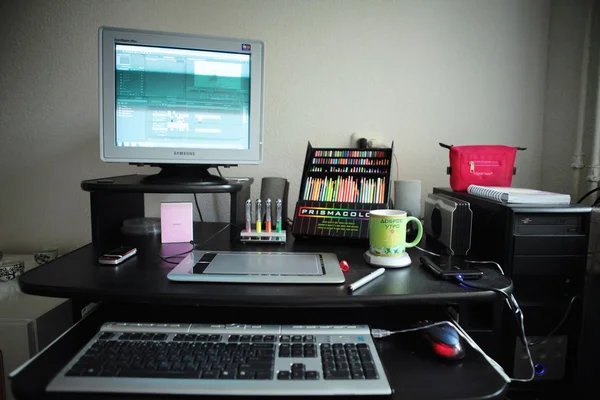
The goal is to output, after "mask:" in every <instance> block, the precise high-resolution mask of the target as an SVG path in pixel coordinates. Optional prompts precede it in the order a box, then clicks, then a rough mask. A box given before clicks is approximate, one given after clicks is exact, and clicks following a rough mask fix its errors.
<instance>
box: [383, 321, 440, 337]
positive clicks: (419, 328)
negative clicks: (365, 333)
mask: <svg viewBox="0 0 600 400" xmlns="http://www.w3.org/2000/svg"><path fill="white" fill-rule="evenodd" d="M440 325H448V321H439V322H432V323H430V324H426V325H421V326H417V327H415V328H408V329H402V330H399V331H389V330H387V329H371V336H373V338H374V339H381V338H384V337H388V336H391V335H395V334H397V333H407V332H417V331H422V330H424V329H429V328H433V327H434V326H440Z"/></svg>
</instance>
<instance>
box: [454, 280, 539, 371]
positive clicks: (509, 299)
mask: <svg viewBox="0 0 600 400" xmlns="http://www.w3.org/2000/svg"><path fill="white" fill-rule="evenodd" d="M454 282H455V283H457V284H458V285H459V286H462V287H468V288H472V289H476V290H491V291H493V292H495V293H498V294H500V295H501V296H503V297H504V299H505V300H506V303H507V304H508V308H509V309H510V310H511V311H512V314H513V316H514V318H515V321H516V325H517V328H518V334H519V340H520V341H521V343H522V344H523V346H524V347H525V351H526V352H527V359H528V360H529V365H530V366H531V376H530V377H529V378H523V379H521V378H510V379H511V382H531V381H532V380H533V379H534V378H535V366H534V365H533V358H532V357H531V351H530V349H529V343H528V342H527V335H526V334H525V320H524V317H523V311H522V310H521V307H519V303H518V302H517V299H515V296H513V295H512V294H508V293H506V292H504V291H502V290H500V289H496V288H490V287H483V286H477V285H472V284H470V283H468V282H465V280H464V279H460V278H457V279H456V281H454ZM459 329H462V328H460V327H459ZM465 333H466V332H465ZM498 366H499V365H498Z"/></svg>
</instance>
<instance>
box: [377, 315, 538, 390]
mask: <svg viewBox="0 0 600 400" xmlns="http://www.w3.org/2000/svg"><path fill="white" fill-rule="evenodd" d="M450 319H451V321H439V322H434V323H431V324H427V325H422V326H419V327H416V328H409V329H402V330H400V331H388V330H385V329H371V335H372V336H373V338H375V339H379V338H383V337H387V336H390V335H394V334H397V333H405V332H415V331H421V330H424V329H429V328H431V327H434V326H440V325H449V326H451V327H453V328H454V329H456V332H457V333H458V335H459V336H460V337H461V338H463V339H464V340H465V341H466V342H467V343H469V345H470V346H471V347H472V348H473V349H475V351H477V352H478V353H479V354H481V356H482V357H483V358H484V359H485V360H486V361H487V362H488V363H489V364H490V365H491V366H492V368H494V370H495V371H496V372H498V374H499V375H500V376H501V377H502V378H503V379H504V380H505V381H506V383H510V382H511V381H512V379H511V378H510V377H509V376H508V375H507V374H506V372H505V371H504V369H503V368H502V367H501V366H500V364H498V363H497V362H496V361H495V360H494V359H493V358H491V357H490V356H488V355H487V354H486V353H485V351H483V350H482V349H481V347H479V345H478V344H477V343H476V342H475V341H474V340H473V339H472V338H471V336H469V334H468V333H467V332H465V331H464V329H462V327H461V326H460V325H459V324H458V323H457V322H456V321H455V320H454V318H453V317H450ZM532 365H533V364H532Z"/></svg>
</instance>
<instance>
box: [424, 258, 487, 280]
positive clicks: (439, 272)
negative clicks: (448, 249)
mask: <svg viewBox="0 0 600 400" xmlns="http://www.w3.org/2000/svg"><path fill="white" fill-rule="evenodd" d="M419 260H420V261H421V265H423V266H424V267H425V269H427V270H428V271H429V272H431V273H432V274H434V275H435V276H436V277H437V278H439V279H448V280H469V279H481V277H482V276H483V271H481V270H478V269H475V268H473V267H470V266H469V265H467V264H466V263H465V262H464V261H462V260H459V259H457V258H455V257H448V258H447V259H441V260H440V263H439V264H438V263H435V262H433V261H432V260H431V258H429V257H425V256H422V257H420V258H419Z"/></svg>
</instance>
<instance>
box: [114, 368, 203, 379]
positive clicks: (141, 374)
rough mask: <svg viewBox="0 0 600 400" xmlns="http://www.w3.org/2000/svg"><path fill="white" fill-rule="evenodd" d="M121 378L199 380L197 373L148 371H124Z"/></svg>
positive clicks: (121, 372)
mask: <svg viewBox="0 0 600 400" xmlns="http://www.w3.org/2000/svg"><path fill="white" fill-rule="evenodd" d="M119 376H121V377H126V378H175V379H197V378H198V373H197V372H195V371H161V370H147V369H141V370H140V369H122V370H121V371H120V372H119Z"/></svg>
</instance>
